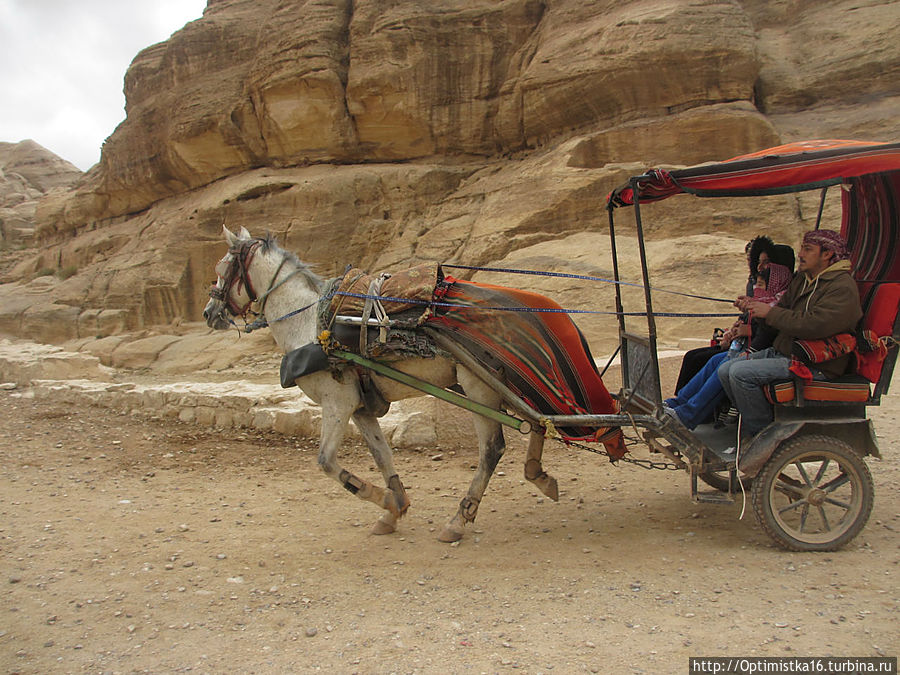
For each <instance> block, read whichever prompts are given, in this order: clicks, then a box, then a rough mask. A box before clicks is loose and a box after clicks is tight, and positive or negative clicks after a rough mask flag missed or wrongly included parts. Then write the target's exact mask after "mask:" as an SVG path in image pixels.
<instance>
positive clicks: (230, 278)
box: [203, 225, 263, 330]
mask: <svg viewBox="0 0 900 675" xmlns="http://www.w3.org/2000/svg"><path fill="white" fill-rule="evenodd" d="M222 230H223V231H224V233H225V241H226V242H228V253H226V254H225V257H224V258H222V259H221V260H220V261H219V262H218V264H217V265H216V282H215V283H214V284H213V285H212V287H210V289H209V302H207V303H206V307H205V308H204V309H203V318H204V319H206V325H208V326H209V327H210V328H215V329H216V330H224V329H226V328H228V327H230V326H231V325H232V321H231V317H245V316H246V315H247V312H248V311H249V310H250V305H251V304H252V303H253V302H255V301H256V299H257V294H256V291H255V290H254V288H253V283H252V281H251V280H250V265H251V264H252V262H253V256H254V255H255V253H256V251H257V249H258V248H259V247H260V246H261V245H262V242H263V240H262V239H258V238H254V237H251V236H250V233H249V232H248V231H247V230H246V228H243V227H242V228H241V231H240V234H234V233H233V232H231V230H229V229H228V228H227V227H225V226H224V225H223V226H222ZM228 315H230V316H228Z"/></svg>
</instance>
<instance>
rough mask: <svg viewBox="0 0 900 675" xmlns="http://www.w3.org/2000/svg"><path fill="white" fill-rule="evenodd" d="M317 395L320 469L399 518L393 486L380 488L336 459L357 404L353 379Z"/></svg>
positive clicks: (399, 510)
mask: <svg viewBox="0 0 900 675" xmlns="http://www.w3.org/2000/svg"><path fill="white" fill-rule="evenodd" d="M318 398H319V404H320V405H321V406H322V435H321V437H320V438H319V458H318V461H319V466H320V467H321V468H322V471H324V472H325V474H326V475H328V476H330V477H331V478H333V479H334V480H336V481H337V482H338V483H340V484H341V486H342V487H344V489H346V490H347V491H348V492H351V493H352V494H355V495H356V496H357V497H359V498H360V499H364V500H366V501H370V502H373V503H374V504H377V505H378V506H380V507H381V508H383V509H385V510H387V511H388V512H389V513H390V514H391V515H392V516H393V517H394V518H395V519H396V518H399V517H400V516H401V515H402V511H401V507H400V505H398V503H397V500H396V499H395V496H394V491H393V490H391V491H385V490H384V489H383V488H380V487H378V486H377V485H373V484H372V483H370V482H369V481H367V480H363V479H362V478H360V477H359V476H356V475H355V474H352V473H350V472H349V471H347V470H346V469H344V468H343V467H342V466H341V465H340V464H339V463H338V461H337V453H338V450H339V449H340V447H341V443H342V442H343V440H344V436H345V434H346V432H347V424H348V423H349V421H350V416H351V415H352V414H353V413H354V411H355V410H357V408H359V405H360V399H359V393H358V390H357V388H356V385H355V383H353V384H349V385H340V384H338V383H335V388H334V389H333V390H332V391H329V392H328V393H324V394H323V395H321V396H319V397H318ZM389 464H390V463H389ZM397 482H399V479H397ZM402 510H403V511H405V510H406V509H405V508H403V509H402ZM395 522H396V520H395Z"/></svg>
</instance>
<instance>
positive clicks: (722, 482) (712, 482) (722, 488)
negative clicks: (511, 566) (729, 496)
mask: <svg viewBox="0 0 900 675" xmlns="http://www.w3.org/2000/svg"><path fill="white" fill-rule="evenodd" d="M728 473H729V471H728V469H723V470H722V471H704V472H703V473H698V474H697V478H699V479H700V480H702V481H703V482H704V483H706V484H707V485H709V486H710V487H711V488H714V489H716V490H718V491H719V492H728ZM741 483H743V484H744V489H745V490H749V489H750V486H751V485H752V484H753V479H752V478H750V477H749V476H745V477H744V478H741ZM740 491H741V488H740V486H739V485H738V484H737V481H736V480H735V482H734V492H736V493H737V492H740Z"/></svg>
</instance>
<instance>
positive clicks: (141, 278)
mask: <svg viewBox="0 0 900 675" xmlns="http://www.w3.org/2000/svg"><path fill="white" fill-rule="evenodd" d="M898 14H900V13H898V4H897V3H894V2H889V3H881V2H869V3H860V2H850V1H849V0H827V1H824V2H811V1H810V2H763V1H762V0H742V1H738V0H699V1H698V0H691V1H690V2H689V1H687V0H630V1H628V2H612V1H607V0H602V1H599V2H598V1H596V0H552V1H551V0H544V1H541V0H502V1H501V2H495V1H488V0H475V1H472V0H465V1H463V0H458V1H455V2H444V3H438V4H435V3H424V4H423V3H421V2H415V1H413V0H391V1H389V2H385V1H384V0H377V1H376V0H355V1H351V0H211V1H210V2H209V4H208V7H207V9H206V11H205V13H204V16H203V18H202V19H199V20H197V21H194V22H192V23H190V24H188V25H187V26H185V28H184V29H183V30H181V31H179V32H177V33H176V34H174V35H173V36H172V38H171V39H170V40H168V41H166V42H164V43H161V44H158V45H154V46H152V47H149V48H148V49H146V50H144V51H142V52H141V53H140V54H138V55H137V57H136V58H135V60H134V62H133V63H132V66H131V68H130V69H129V71H128V74H127V75H126V79H125V92H126V97H127V118H126V120H125V121H124V122H123V123H122V124H121V125H120V126H119V128H117V129H116V130H115V132H114V133H113V134H112V135H111V136H110V138H109V139H108V141H107V143H106V144H105V146H104V148H103V153H102V158H101V161H100V163H99V164H98V165H97V166H95V167H94V168H93V169H92V170H91V171H90V172H88V173H87V174H86V175H84V176H83V177H82V178H81V180H80V182H79V183H78V185H77V186H76V187H75V188H74V189H71V190H68V191H66V192H64V193H60V192H54V193H52V194H50V195H47V196H45V197H44V198H43V199H42V201H41V202H40V205H39V208H38V210H37V215H36V219H37V237H38V239H39V242H40V244H41V246H40V248H39V249H38V250H36V251H35V252H34V254H33V255H32V256H31V257H30V258H29V259H27V260H24V261H22V262H21V263H20V264H18V265H17V266H16V267H14V268H13V269H12V270H10V271H8V272H7V275H6V277H5V279H6V281H7V282H9V283H7V284H4V286H3V287H2V288H0V329H2V330H4V331H9V332H12V333H14V334H24V333H28V334H31V335H33V336H36V337H39V338H40V339H45V340H49V341H54V340H56V341H58V340H61V339H73V338H78V339H84V338H87V337H96V336H98V335H99V336H105V335H113V334H116V333H118V332H121V331H140V330H146V329H148V328H150V327H153V326H157V327H158V326H165V325H170V324H172V323H173V322H176V323H177V322H179V321H195V320H197V319H199V318H200V317H199V314H200V310H201V308H202V306H203V304H204V302H205V293H206V284H207V283H208V282H209V281H210V280H211V274H212V267H213V264H214V262H215V260H217V259H218V258H219V257H220V256H221V255H222V252H223V244H222V242H221V238H220V230H221V225H222V224H223V223H225V224H228V225H229V226H230V227H232V228H237V227H240V226H246V227H247V228H248V229H250V230H251V232H253V233H254V234H262V233H263V232H265V231H267V230H268V231H272V232H274V233H275V234H276V235H277V236H278V237H279V240H280V241H281V243H282V244H284V245H285V246H286V247H287V248H290V249H291V250H294V251H296V252H297V253H298V254H299V255H300V256H301V257H302V258H303V259H304V260H307V261H309V262H312V263H314V264H316V265H317V266H318V268H319V271H320V272H322V273H323V274H325V275H328V274H332V273H337V272H339V271H341V270H342V269H343V268H344V266H345V265H347V264H353V265H355V266H359V267H364V268H367V269H370V270H376V269H384V268H390V267H395V266H400V265H406V264H413V263H415V262H417V261H419V260H424V259H438V260H442V261H450V262H461V263H464V264H469V265H487V264H490V265H494V266H522V267H528V266H530V267H532V268H535V269H546V270H549V271H575V272H578V273H580V274H588V275H593V276H601V277H608V276H611V269H610V264H609V243H608V240H607V238H606V231H607V221H606V213H605V210H604V208H603V207H604V198H605V195H606V194H607V192H608V191H609V190H610V189H611V188H612V187H614V186H615V185H616V184H617V183H619V182H621V181H622V180H624V179H625V178H626V177H628V176H629V175H632V174H635V173H639V172H641V171H643V170H644V169H645V168H647V167H648V166H651V165H655V164H660V163H662V164H681V165H688V164H694V163H699V162H703V161H708V160H715V159H724V158H727V157H730V156H734V155H737V154H740V153H743V152H747V151H752V150H758V149H760V148H763V147H767V146H770V145H775V144H777V143H779V142H783V141H791V140H798V139H801V138H817V137H818V138H827V137H857V138H863V139H868V140H894V139H896V138H898V137H900V115H898V114H897V113H898V110H900V105H898V104H900V86H898V84H897V83H898V81H900V78H898V77H897V71H898V64H900V43H898V41H897V40H896V39H894V37H893V34H892V30H893V27H894V26H896V25H897V23H898V20H900V16H898ZM671 201H672V202H673V203H672V204H669V203H664V204H661V205H659V206H658V208H657V207H654V209H655V210H656V211H655V213H656V215H655V216H654V217H653V218H651V219H649V220H648V223H647V226H646V228H647V229H646V233H647V237H648V240H649V241H650V244H651V249H652V250H654V251H656V253H655V257H654V258H652V259H651V268H652V273H653V277H652V278H653V281H654V285H658V286H660V287H671V288H672V289H674V290H691V289H693V290H696V289H697V288H698V287H699V288H702V287H703V286H704V285H705V284H708V283H709V282H708V280H709V279H710V278H711V277H714V278H716V279H717V280H719V281H718V283H717V286H718V287H719V289H720V292H721V293H722V294H723V295H727V296H731V295H733V294H735V293H736V292H737V291H739V290H740V287H741V283H742V282H741V279H742V278H743V277H744V276H745V273H746V272H745V270H744V269H743V265H744V263H743V259H742V255H741V250H742V248H743V243H744V242H745V241H746V240H747V239H749V238H750V237H752V236H755V235H756V234H758V233H760V232H767V233H769V234H771V235H772V236H773V237H775V238H776V239H778V240H780V241H784V242H787V243H795V242H796V240H797V237H798V235H799V233H800V232H801V231H802V230H803V229H805V228H807V227H809V226H811V224H812V222H813V220H814V218H815V214H816V212H817V206H818V204H817V203H816V201H815V198H809V197H805V196H801V197H799V198H798V197H784V198H772V199H770V200H765V201H756V202H754V203H753V204H742V205H735V204H732V203H728V204H725V203H712V204H711V203H708V202H702V201H701V202H697V201H695V202H693V203H691V204H690V206H687V207H686V206H685V205H684V204H683V202H680V201H679V200H671ZM838 201H839V200H838V199H837V197H834V198H830V201H829V202H828V204H827V205H826V211H825V218H826V222H825V225H826V226H828V225H832V226H836V218H837V213H838V211H839V204H838ZM675 202H678V203H675ZM622 227H624V228H625V229H624V231H623V232H624V234H625V235H626V236H627V234H628V231H629V228H630V227H631V226H630V225H628V224H627V221H626V222H625V223H624V224H623V225H622ZM676 252H677V255H678V256H680V258H678V259H674V258H673V257H672V256H673V255H674V254H675V253H676ZM628 255H632V254H628V253H626V257H627V256H628ZM47 265H49V266H54V267H58V266H66V267H68V268H71V269H76V270H77V271H78V273H77V274H76V275H75V276H73V277H72V278H67V279H44V280H40V281H39V282H35V281H32V279H33V278H34V274H35V272H36V271H37V270H38V269H40V268H41V267H42V266H47ZM625 269H626V273H628V274H632V275H636V273H637V272H636V270H637V268H636V257H635V256H633V255H632V257H631V258H629V259H628V261H627V262H626V265H625ZM461 274H463V275H468V274H470V273H468V272H462V273H461ZM476 276H477V277H478V278H484V279H485V280H489V281H496V282H505V283H510V284H512V285H518V286H523V287H528V288H535V289H538V290H541V291H544V292H546V293H548V294H551V295H553V296H554V297H557V299H560V300H561V302H562V303H563V304H564V305H565V306H568V307H573V308H588V309H595V310H597V311H608V310H610V309H611V308H612V291H611V289H610V288H609V287H602V288H601V287H596V286H588V287H585V286H576V285H573V284H571V283H569V282H562V281H558V280H557V281H548V280H542V279H539V278H535V277H524V278H523V277H497V276H488V275H486V274H483V273H478V274H477V275H476ZM732 279H733V280H734V283H730V281H729V280H732ZM673 303H674V301H673ZM673 309H679V310H683V311H687V310H689V309H691V310H694V309H696V310H697V311H710V308H709V307H698V306H697V305H696V303H694V302H688V301H680V304H677V305H675V306H674V307H673ZM579 322H580V323H581V322H582V321H581V320H579ZM583 322H584V323H585V324H586V325H588V326H589V330H588V331H587V332H588V334H589V337H595V336H596V338H597V339H604V340H605V339H606V338H607V337H610V338H612V339H614V334H615V323H614V322H611V321H610V319H609V318H608V317H604V316H601V315H597V316H590V315H588V316H586V317H585V318H584V321H583ZM661 330H662V331H663V333H664V334H668V335H678V334H680V333H683V332H684V331H685V330H694V331H703V332H705V330H706V326H705V325H704V326H702V327H701V326H698V325H697V324H696V322H690V321H686V322H685V321H683V322H679V321H677V320H675V321H673V322H671V323H668V324H667V325H665V326H662V327H661ZM695 334H696V333H695ZM600 351H608V350H606V349H605V348H601V349H600Z"/></svg>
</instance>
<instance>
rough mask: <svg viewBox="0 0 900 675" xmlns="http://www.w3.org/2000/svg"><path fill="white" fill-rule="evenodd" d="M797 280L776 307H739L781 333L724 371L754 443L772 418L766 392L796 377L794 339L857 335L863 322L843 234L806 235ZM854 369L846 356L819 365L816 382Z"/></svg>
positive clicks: (751, 303)
mask: <svg viewBox="0 0 900 675" xmlns="http://www.w3.org/2000/svg"><path fill="white" fill-rule="evenodd" d="M798 261H799V264H798V266H797V275H796V276H795V277H794V280H793V281H792V282H791V285H790V287H788V290H787V292H786V293H785V294H784V295H783V296H782V298H781V300H779V301H778V303H777V304H776V305H774V306H772V307H770V306H769V305H768V304H766V303H765V302H760V301H759V300H755V299H753V298H749V297H746V296H742V297H740V298H738V300H737V302H736V303H735V304H736V305H737V306H738V307H740V308H741V309H743V310H745V311H748V312H750V314H751V316H753V317H754V318H757V319H763V320H764V321H765V322H766V324H767V325H769V326H771V327H773V328H775V329H777V330H778V335H777V336H776V337H775V341H774V343H773V346H772V347H770V348H769V349H764V350H762V351H759V352H755V353H753V354H750V355H749V356H748V357H747V358H746V359H736V360H734V361H729V362H727V363H725V364H723V366H722V367H721V368H720V369H719V371H718V372H719V379H720V380H721V382H722V386H723V387H724V388H725V391H726V393H727V394H728V396H729V397H730V398H731V400H732V401H733V402H734V404H735V406H736V407H737V409H738V411H739V412H740V413H741V418H742V421H741V427H742V428H741V436H742V437H743V438H747V439H749V438H750V437H752V436H754V435H756V434H757V433H758V432H760V431H761V430H762V429H763V428H765V427H766V426H767V425H768V424H769V423H770V422H771V421H772V419H773V414H772V406H771V405H770V404H769V402H768V401H767V400H766V396H765V394H764V393H763V389H762V387H763V386H765V385H767V384H769V383H770V382H774V381H777V380H787V379H790V378H791V371H790V370H789V368H790V366H791V347H792V345H793V343H794V340H795V339H801V340H817V339H822V338H826V337H830V336H832V335H836V334H838V333H849V332H852V331H853V329H854V328H855V327H856V324H857V322H858V321H859V319H860V318H861V317H862V308H861V306H860V302H859V291H858V290H857V287H856V281H854V279H853V277H852V276H851V274H850V272H851V268H850V253H849V252H848V251H847V244H846V242H845V241H844V239H843V238H842V237H841V235H840V234H839V233H837V232H834V231H832V230H813V231H811V232H807V233H806V234H805V235H804V236H803V243H802V244H801V246H800V253H799V255H798ZM849 364H850V355H849V354H845V355H843V356H840V357H838V358H835V359H831V360H829V361H823V362H822V363H817V364H815V369H810V370H811V371H812V375H813V378H814V379H818V380H826V379H832V378H835V377H838V376H840V375H843V374H844V372H845V371H846V369H847V367H848V366H849Z"/></svg>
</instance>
